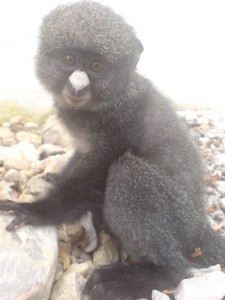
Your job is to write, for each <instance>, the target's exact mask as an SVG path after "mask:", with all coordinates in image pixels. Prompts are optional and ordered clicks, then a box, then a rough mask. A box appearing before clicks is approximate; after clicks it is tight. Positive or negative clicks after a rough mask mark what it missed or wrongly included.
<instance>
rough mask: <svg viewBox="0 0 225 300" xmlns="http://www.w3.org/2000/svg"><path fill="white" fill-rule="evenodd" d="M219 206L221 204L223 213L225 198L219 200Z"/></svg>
mask: <svg viewBox="0 0 225 300" xmlns="http://www.w3.org/2000/svg"><path fill="white" fill-rule="evenodd" d="M219 204H220V207H221V209H222V210H223V211H225V198H220V199H219Z"/></svg>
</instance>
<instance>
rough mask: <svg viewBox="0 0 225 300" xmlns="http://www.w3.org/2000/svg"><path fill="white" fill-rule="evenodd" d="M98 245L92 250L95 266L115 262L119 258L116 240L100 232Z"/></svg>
mask: <svg viewBox="0 0 225 300" xmlns="http://www.w3.org/2000/svg"><path fill="white" fill-rule="evenodd" d="M99 238H100V247H99V248H98V249H97V250H96V251H95V252H94V255H93V264H94V265H95V266H96V267H99V266H103V265H108V264H111V263H116V262H118V260H119V251H118V245H117V243H116V241H115V240H114V239H113V238H111V237H110V236H109V235H108V234H106V233H104V232H101V233H100V237H99Z"/></svg>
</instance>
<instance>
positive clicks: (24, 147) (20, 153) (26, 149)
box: [0, 142, 39, 161]
mask: <svg viewBox="0 0 225 300" xmlns="http://www.w3.org/2000/svg"><path fill="white" fill-rule="evenodd" d="M38 157H39V152H38V150H37V149H36V148H35V147H34V145H32V144H31V143H29V142H20V143H18V144H16V145H13V146H11V147H4V146H0V159H1V160H3V161H5V160H6V159H15V160H25V161H36V160H38Z"/></svg>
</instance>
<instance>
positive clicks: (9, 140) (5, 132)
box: [0, 127, 16, 146]
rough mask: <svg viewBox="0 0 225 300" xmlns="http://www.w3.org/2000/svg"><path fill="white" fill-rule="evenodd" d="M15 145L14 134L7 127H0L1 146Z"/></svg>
mask: <svg viewBox="0 0 225 300" xmlns="http://www.w3.org/2000/svg"><path fill="white" fill-rule="evenodd" d="M15 143H16V140H15V135H14V133H13V132H12V131H11V130H10V129H9V128H7V127H0V144H1V145H2V146H12V145H13V144H15Z"/></svg>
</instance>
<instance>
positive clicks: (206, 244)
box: [0, 1, 225, 300]
mask: <svg viewBox="0 0 225 300" xmlns="http://www.w3.org/2000/svg"><path fill="white" fill-rule="evenodd" d="M71 47H74V48H78V49H80V51H83V50H85V51H86V50H88V51H94V52H97V53H99V54H101V55H102V56H103V57H104V58H105V59H106V60H107V61H108V62H109V63H110V64H111V69H110V72H109V74H108V75H107V76H106V77H105V78H101V79H96V80H93V81H92V82H91V92H92V103H91V105H90V106H88V107H82V108H79V109H76V108H73V107H68V106H65V105H64V103H63V101H62V96H61V91H62V89H63V87H64V86H65V84H66V82H67V80H68V75H67V74H65V73H64V72H62V70H59V69H58V68H57V66H56V57H55V52H56V51H57V50H59V49H67V48H71ZM142 50H143V48H142V45H141V43H140V41H139V40H138V38H137V37H136V35H135V33H134V31H133V29H132V28H131V27H130V26H129V25H127V23H126V22H125V21H124V20H123V18H122V17H121V16H118V15H117V14H116V13H114V12H113V11H112V10H111V9H109V8H107V7H105V6H102V5H101V4H98V3H95V2H89V1H83V2H78V3H74V4H71V5H68V6H59V7H57V8H56V9H55V10H53V11H52V12H51V13H50V14H49V16H47V17H46V18H45V19H44V22H43V24H42V27H41V33H40V44H39V52H38V55H37V75H38V77H39V79H40V81H41V82H42V83H43V85H44V86H45V87H46V88H47V89H48V90H49V91H50V92H51V93H52V95H53V97H54V100H55V106H56V108H57V111H58V116H59V118H60V119H61V120H62V122H63V123H64V124H65V125H66V126H67V127H68V129H69V130H70V132H71V133H72V134H73V135H74V137H75V138H76V137H79V138H81V139H82V140H85V141H86V142H87V145H88V146H87V149H83V150H80V151H79V152H77V153H75V154H74V156H73V157H72V159H71V160H70V162H69V164H68V166H67V167H66V168H65V169H64V170H63V172H62V174H61V177H60V180H59V182H58V184H57V185H56V186H55V187H54V188H53V189H52V190H50V191H49V193H48V195H47V196H46V197H45V199H41V200H40V201H38V202H36V203H32V204H27V203H22V204H16V205H14V204H12V203H11V202H10V203H9V202H5V204H4V203H3V206H1V207H0V209H2V210H7V209H9V208H10V209H11V210H12V206H13V205H14V206H13V210H14V211H15V212H17V213H21V214H23V215H26V217H27V219H26V221H28V222H30V223H32V224H35V225H45V224H55V225H58V224H62V223H71V222H74V221H78V220H79V219H80V218H81V217H82V215H84V214H85V213H86V212H87V211H88V210H90V211H91V212H92V214H93V216H94V221H95V224H96V225H98V224H100V223H101V221H102V220H103V223H106V225H107V227H108V229H109V230H110V231H111V232H112V234H114V235H115V236H116V237H117V238H118V240H119V241H120V242H121V245H122V247H123V248H124V249H125V250H126V251H127V252H128V253H129V255H130V256H131V258H132V259H133V261H136V263H134V264H131V265H128V266H122V265H114V266H109V267H105V268H102V269H99V270H97V271H95V272H94V273H93V275H92V276H91V277H90V279H89V280H88V282H87V284H86V286H85V288H84V295H86V296H87V297H89V299H92V300H94V299H96V300H101V299H107V300H110V299H119V300H120V299H127V300H130V299H137V298H140V297H146V298H148V299H151V290H152V289H166V288H170V287H171V285H173V284H174V285H176V284H177V283H178V282H179V280H181V279H182V277H183V276H185V274H186V271H187V269H188V267H190V266H191V265H194V266H202V267H205V266H209V265H211V264H216V263H221V264H224V261H225V251H224V250H225V241H224V239H223V238H222V237H220V236H219V235H218V234H216V233H214V232H212V230H211V229H210V227H209V224H208V223H207V218H206V212H205V207H204V183H203V168H202V164H201V159H200V157H199V154H198V152H197V151H196V148H195V146H194V144H193V142H192V141H191V139H190V137H189V134H188V132H187V130H186V127H185V125H184V124H182V122H181V121H180V120H179V119H178V117H177V115H176V113H175V111H174V109H173V108H172V106H171V104H170V103H169V102H168V100H167V99H165V98H164V97H163V96H162V95H161V94H160V93H159V92H158V91H157V89H156V88H155V87H154V86H153V85H152V84H151V83H150V82H149V80H147V79H146V78H144V77H142V76H141V75H139V74H138V73H136V70H135V67H136V64H137V61H138V59H139V56H140V54H141V52H142ZM17 224H18V222H17ZM13 228H14V227H13V226H12V227H11V228H10V227H9V228H8V229H13ZM198 247H201V250H202V256H201V257H200V258H196V259H191V258H190V255H191V254H192V253H193V252H194V250H195V248H198Z"/></svg>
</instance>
